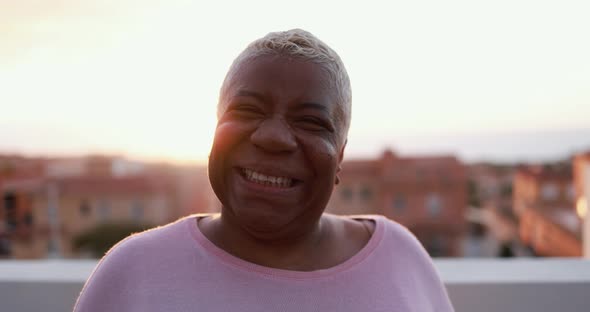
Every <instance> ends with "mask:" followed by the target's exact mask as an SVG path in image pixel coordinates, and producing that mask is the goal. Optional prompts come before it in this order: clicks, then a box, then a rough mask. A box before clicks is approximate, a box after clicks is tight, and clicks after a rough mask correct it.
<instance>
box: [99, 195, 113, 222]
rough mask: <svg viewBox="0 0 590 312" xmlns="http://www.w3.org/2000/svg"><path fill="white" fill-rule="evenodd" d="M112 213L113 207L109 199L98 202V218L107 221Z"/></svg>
mask: <svg viewBox="0 0 590 312" xmlns="http://www.w3.org/2000/svg"><path fill="white" fill-rule="evenodd" d="M110 214H111V207H110V206H109V202H108V201H107V200H104V199H103V200H101V201H100V202H99V204H98V218H99V220H100V221H107V220H108V219H109V216H110Z"/></svg>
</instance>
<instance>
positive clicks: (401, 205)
mask: <svg viewBox="0 0 590 312" xmlns="http://www.w3.org/2000/svg"><path fill="white" fill-rule="evenodd" d="M392 206H393V212H394V214H403V213H404V212H405V211H406V198H405V197H404V196H403V195H401V194H397V195H395V197H394V198H393V203H392Z"/></svg>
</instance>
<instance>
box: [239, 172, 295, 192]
mask: <svg viewBox="0 0 590 312" xmlns="http://www.w3.org/2000/svg"><path fill="white" fill-rule="evenodd" d="M240 172H241V173H242V176H243V177H244V178H245V179H246V180H248V181H249V182H252V183H256V184H259V185H263V186H270V187H276V188H290V187H293V185H295V183H296V180H295V179H292V178H288V177H277V176H271V175H266V174H264V173H260V172H258V171H254V170H252V169H247V168H240Z"/></svg>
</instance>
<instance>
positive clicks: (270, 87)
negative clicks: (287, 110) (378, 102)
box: [220, 55, 338, 111]
mask: <svg viewBox="0 0 590 312" xmlns="http://www.w3.org/2000/svg"><path fill="white" fill-rule="evenodd" d="M235 66H236V68H234V72H233V74H232V75H231V77H228V78H229V79H228V81H226V86H225V88H224V90H223V94H222V95H221V97H222V98H221V99H220V100H221V101H220V105H225V104H226V102H227V101H229V100H231V98H233V97H235V96H238V95H239V94H241V93H243V91H247V92H255V93H259V94H260V95H262V96H264V97H267V98H268V99H269V100H274V101H291V102H292V103H297V102H298V101H307V102H314V103H318V104H321V105H324V106H326V108H327V109H328V110H330V111H334V110H335V109H336V106H337V105H338V101H337V97H336V90H335V88H334V87H333V84H332V83H331V80H330V76H329V75H328V73H327V72H326V71H325V70H324V68H322V67H321V66H320V65H318V64H316V63H313V62H310V61H304V60H301V59H297V58H292V57H286V56H275V55H272V56H271V55H264V56H259V57H256V58H254V59H250V60H244V61H242V62H241V63H239V64H237V65H235Z"/></svg>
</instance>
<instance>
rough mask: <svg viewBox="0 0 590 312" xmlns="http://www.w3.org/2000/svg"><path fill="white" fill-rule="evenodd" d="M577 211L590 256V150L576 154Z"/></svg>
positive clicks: (584, 250) (585, 249) (583, 239)
mask: <svg viewBox="0 0 590 312" xmlns="http://www.w3.org/2000/svg"><path fill="white" fill-rule="evenodd" d="M573 167H574V187H575V190H576V213H577V214H578V216H579V217H580V220H581V223H582V237H583V238H582V241H583V254H584V257H585V258H590V212H589V208H590V152H586V153H581V154H578V155H576V156H574V162H573Z"/></svg>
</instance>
